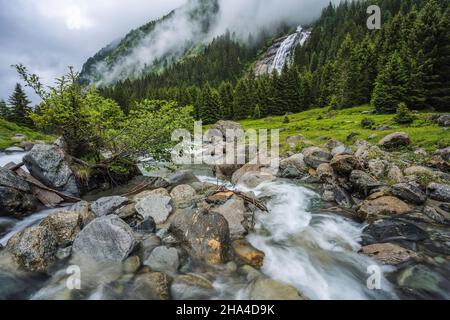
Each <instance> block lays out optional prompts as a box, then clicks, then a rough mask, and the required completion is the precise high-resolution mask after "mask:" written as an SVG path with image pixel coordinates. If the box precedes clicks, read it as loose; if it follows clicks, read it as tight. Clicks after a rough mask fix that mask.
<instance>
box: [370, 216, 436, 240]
mask: <svg viewBox="0 0 450 320" xmlns="http://www.w3.org/2000/svg"><path fill="white" fill-rule="evenodd" d="M362 238H363V245H370V244H376V243H400V244H401V243H405V245H408V244H409V243H415V242H418V241H423V240H426V239H428V238H429V236H428V234H427V232H426V231H424V230H423V229H421V228H420V227H418V226H416V225H415V224H413V223H411V222H409V221H405V220H401V219H398V218H387V219H381V220H377V221H375V222H373V223H371V224H370V225H368V226H367V227H366V228H364V231H363V236H362Z"/></svg>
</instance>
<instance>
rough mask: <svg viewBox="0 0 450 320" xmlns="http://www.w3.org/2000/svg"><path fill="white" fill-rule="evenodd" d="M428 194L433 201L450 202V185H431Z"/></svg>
mask: <svg viewBox="0 0 450 320" xmlns="http://www.w3.org/2000/svg"><path fill="white" fill-rule="evenodd" d="M427 192H428V194H429V196H430V198H431V199H433V200H437V201H442V202H450V185H448V184H440V183H434V182H433V183H430V184H429V185H428V187H427Z"/></svg>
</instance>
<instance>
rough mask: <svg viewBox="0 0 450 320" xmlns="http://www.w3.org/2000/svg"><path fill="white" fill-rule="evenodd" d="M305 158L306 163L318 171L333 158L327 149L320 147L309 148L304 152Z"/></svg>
mask: <svg viewBox="0 0 450 320" xmlns="http://www.w3.org/2000/svg"><path fill="white" fill-rule="evenodd" d="M302 153H303V156H304V161H305V163H306V164H307V165H308V166H310V167H312V168H314V169H316V168H317V167H318V166H319V165H321V164H322V163H329V162H330V161H331V159H332V158H333V156H332V155H331V153H329V152H328V151H327V150H325V149H321V148H318V147H309V148H307V149H305V150H303V152H302Z"/></svg>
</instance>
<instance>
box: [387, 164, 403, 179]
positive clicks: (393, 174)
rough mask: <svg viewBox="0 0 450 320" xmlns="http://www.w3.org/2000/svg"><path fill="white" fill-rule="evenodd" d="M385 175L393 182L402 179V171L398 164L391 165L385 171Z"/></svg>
mask: <svg viewBox="0 0 450 320" xmlns="http://www.w3.org/2000/svg"><path fill="white" fill-rule="evenodd" d="M387 177H388V179H390V180H391V181H393V182H394V183H400V182H402V180H403V172H402V170H401V169H400V168H399V167H398V166H396V165H391V167H390V168H389V171H388V173H387Z"/></svg>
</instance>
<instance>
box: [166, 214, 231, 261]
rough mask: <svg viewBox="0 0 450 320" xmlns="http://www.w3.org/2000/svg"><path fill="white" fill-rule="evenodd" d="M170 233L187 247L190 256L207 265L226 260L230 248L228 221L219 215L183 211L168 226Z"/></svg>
mask: <svg viewBox="0 0 450 320" xmlns="http://www.w3.org/2000/svg"><path fill="white" fill-rule="evenodd" d="M170 231H171V233H172V234H173V235H174V236H175V237H176V238H177V239H178V240H179V241H181V242H182V243H184V244H186V245H187V250H188V251H189V252H190V254H191V256H192V257H194V258H196V259H199V260H203V261H206V262H207V263H209V264H213V265H215V264H222V263H225V262H226V261H227V260H228V256H229V250H230V246H231V240H230V231H229V227H228V221H227V220H226V219H225V218H224V216H222V215H221V214H219V213H214V212H208V211H207V210H198V211H196V212H195V213H193V214H192V212H191V211H189V210H185V211H184V212H182V213H180V214H179V215H178V216H177V217H176V218H175V219H174V221H173V222H172V224H171V226H170Z"/></svg>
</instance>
